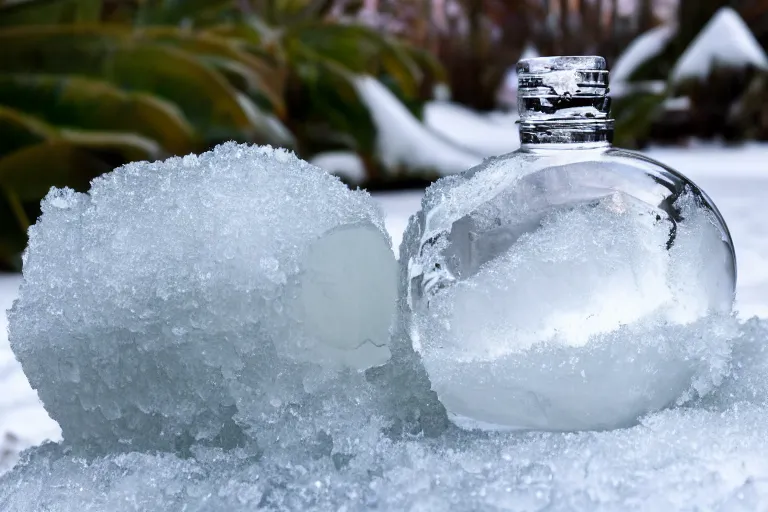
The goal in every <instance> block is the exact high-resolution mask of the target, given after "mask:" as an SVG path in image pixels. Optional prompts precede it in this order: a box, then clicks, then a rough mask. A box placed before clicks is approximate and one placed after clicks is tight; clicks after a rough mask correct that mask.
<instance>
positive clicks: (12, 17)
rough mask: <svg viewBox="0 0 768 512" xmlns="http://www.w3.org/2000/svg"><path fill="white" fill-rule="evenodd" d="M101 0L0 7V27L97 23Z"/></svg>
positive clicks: (52, 0) (41, 1)
mask: <svg viewBox="0 0 768 512" xmlns="http://www.w3.org/2000/svg"><path fill="white" fill-rule="evenodd" d="M100 16H101V0H32V1H26V2H19V3H13V4H10V5H2V6H0V27H2V26H18V25H42V24H55V23H81V22H86V21H98V20H99V17H100Z"/></svg>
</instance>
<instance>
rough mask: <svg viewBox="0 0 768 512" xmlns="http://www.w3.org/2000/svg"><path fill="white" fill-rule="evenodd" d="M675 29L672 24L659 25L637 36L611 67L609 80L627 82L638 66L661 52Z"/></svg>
mask: <svg viewBox="0 0 768 512" xmlns="http://www.w3.org/2000/svg"><path fill="white" fill-rule="evenodd" d="M676 30H677V29H676V27H674V26H672V25H661V26H658V27H656V28H653V29H651V30H649V31H648V32H646V33H644V34H641V35H640V36H638V37H637V38H636V39H635V40H634V41H632V43H630V45H629V46H627V49H626V50H624V53H622V54H621V55H620V56H619V58H618V59H617V60H616V63H615V64H614V65H613V66H612V67H611V82H613V83H622V82H629V81H630V79H631V78H632V74H633V73H634V72H635V71H636V70H637V69H638V68H639V67H640V66H642V65H643V64H644V63H646V62H648V61H649V60H650V59H652V58H653V57H655V56H657V55H658V54H659V53H661V51H662V50H663V49H664V47H665V46H666V45H667V43H668V42H669V40H670V39H671V38H672V36H674V35H675V32H676Z"/></svg>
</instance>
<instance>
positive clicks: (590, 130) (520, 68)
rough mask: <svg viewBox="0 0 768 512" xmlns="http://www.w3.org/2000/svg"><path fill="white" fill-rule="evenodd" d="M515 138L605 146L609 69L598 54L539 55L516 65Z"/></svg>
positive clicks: (608, 129)
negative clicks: (517, 118)
mask: <svg viewBox="0 0 768 512" xmlns="http://www.w3.org/2000/svg"><path fill="white" fill-rule="evenodd" d="M517 76H518V92H517V108H518V112H519V114H520V140H521V142H522V143H523V145H530V144H576V145H586V146H594V145H601V144H602V145H608V144H610V143H611V141H612V140H613V120H611V119H609V117H608V115H609V113H610V103H611V100H610V97H609V96H608V79H609V73H608V70H607V68H606V64H605V59H604V58H602V57H595V56H588V57H541V58H536V59H526V60H522V61H520V62H519V63H518V64H517Z"/></svg>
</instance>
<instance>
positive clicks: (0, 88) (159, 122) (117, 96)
mask: <svg viewBox="0 0 768 512" xmlns="http://www.w3.org/2000/svg"><path fill="white" fill-rule="evenodd" d="M0 104H4V105H8V106H10V107H13V108H15V109H16V110H17V111H23V112H25V113H26V114H31V115H34V116H37V117H39V118H40V119H42V120H44V121H46V122H47V123H49V124H52V125H58V126H64V127H70V128H79V129H86V130H98V131H114V132H123V133H126V132H127V133H135V134H138V135H142V136H144V137H145V138H148V139H151V140H154V141H157V143H159V144H160V145H161V146H162V147H163V148H164V149H165V150H166V151H167V152H168V153H172V154H186V153H189V152H192V151H195V150H197V149H199V147H200V146H199V145H198V143H197V142H196V141H195V138H194V132H193V129H192V127H191V126H190V125H189V123H188V122H187V121H186V120H185V119H184V117H183V115H181V113H180V112H179V111H178V109H177V108H176V107H175V106H174V105H173V104H170V103H168V102H166V101H163V100H160V99H158V98H155V97H153V96H150V95H147V94H141V93H129V92H125V91H121V90H120V89H118V88H116V87H115V86H113V85H111V84H109V83H106V82H101V81H97V80H90V79H86V78H79V77H71V76H49V75H1V74H0ZM0 133H3V132H0Z"/></svg>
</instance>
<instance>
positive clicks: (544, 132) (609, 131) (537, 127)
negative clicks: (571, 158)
mask: <svg viewBox="0 0 768 512" xmlns="http://www.w3.org/2000/svg"><path fill="white" fill-rule="evenodd" d="M519 124H520V127H519V129H520V142H521V144H522V145H523V147H550V146H555V145H556V146H557V148H562V149H589V148H595V147H602V146H610V145H611V143H612V142H613V126H614V123H613V120H612V119H583V118H580V119H572V120H571V119H535V120H534V119H523V120H521V121H520V123H519Z"/></svg>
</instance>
